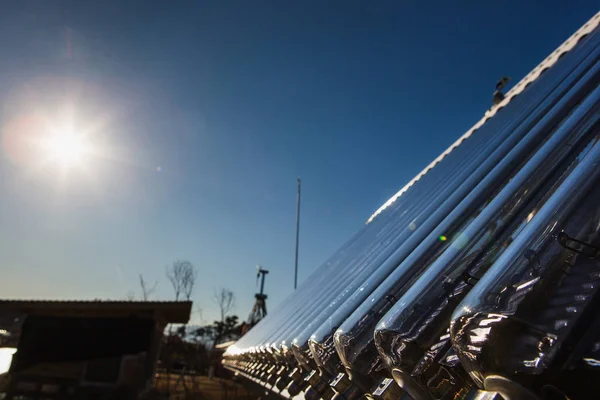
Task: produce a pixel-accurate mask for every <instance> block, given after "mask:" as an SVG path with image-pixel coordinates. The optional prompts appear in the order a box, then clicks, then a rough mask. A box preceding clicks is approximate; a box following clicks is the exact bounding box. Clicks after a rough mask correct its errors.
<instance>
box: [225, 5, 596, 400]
mask: <svg viewBox="0 0 600 400" xmlns="http://www.w3.org/2000/svg"><path fill="white" fill-rule="evenodd" d="M599 23H600V13H598V14H596V15H595V16H594V17H593V18H592V19H591V20H590V21H589V22H587V23H586V24H585V25H584V26H583V27H582V28H581V29H579V30H578V31H577V32H576V33H575V34H573V35H572V36H571V37H570V38H569V39H568V40H567V41H566V42H565V43H564V44H562V45H561V46H560V47H559V48H558V49H556V50H555V51H554V52H553V53H552V54H551V55H550V56H548V57H547V58H546V59H545V60H544V61H543V62H542V63H541V64H540V65H538V66H537V67H536V68H535V69H534V70H533V71H531V72H530V73H529V74H528V75H527V76H526V77H525V78H523V79H522V80H521V81H520V82H519V83H518V84H516V85H515V86H514V87H513V88H512V89H511V90H510V91H509V92H508V93H507V94H506V95H505V97H504V100H502V101H501V102H500V103H499V104H497V105H494V106H493V107H492V108H491V109H490V110H489V111H488V112H487V113H486V115H485V116H484V117H483V118H482V120H481V121H479V122H478V123H477V124H475V126H474V127H473V128H472V129H470V130H469V131H468V132H467V133H465V134H464V135H463V136H462V137H460V138H459V140H457V141H456V142H455V143H454V144H453V145H452V146H451V147H450V148H449V149H448V150H446V151H445V152H444V153H442V155H440V156H439V157H438V158H437V159H436V160H434V162H432V163H431V164H430V165H429V166H428V167H427V168H426V169H425V170H424V171H423V172H421V173H420V174H419V175H417V176H416V177H415V178H414V179H413V180H412V181H411V182H409V184H407V185H406V186H405V187H404V188H402V189H401V190H400V191H399V192H398V193H397V194H396V195H395V196H394V197H392V198H391V199H390V200H389V201H388V202H386V203H385V204H384V205H383V206H382V207H381V208H380V209H379V210H378V211H377V212H376V213H375V214H374V215H373V216H372V217H371V218H370V219H369V220H368V221H367V224H366V225H365V226H364V227H363V228H362V229H361V230H360V231H359V232H358V233H357V234H356V235H355V236H354V237H352V238H351V239H350V240H349V241H348V242H347V243H346V244H345V245H344V246H343V247H342V248H341V249H339V250H338V251H337V252H336V253H335V254H334V255H333V256H332V257H331V258H330V259H329V260H328V261H327V262H326V263H325V264H323V265H322V266H321V267H320V268H319V269H317V270H316V272H314V273H313V274H312V275H311V276H310V277H309V278H308V279H306V281H305V282H304V283H303V284H302V285H301V286H300V287H299V288H298V289H297V290H296V291H295V292H294V293H292V294H291V295H290V296H289V297H288V298H287V299H286V300H285V301H284V302H283V303H282V304H281V305H280V306H279V307H278V308H276V309H275V310H274V311H273V312H272V313H271V314H269V315H268V316H267V317H266V318H264V319H263V320H262V321H260V322H259V323H258V324H257V325H256V326H255V327H254V328H252V329H251V330H250V331H249V332H248V333H247V334H246V335H245V336H243V337H242V338H241V339H240V340H239V341H238V342H237V343H236V344H235V345H233V346H231V347H230V348H229V349H228V350H227V352H226V353H225V355H224V359H223V364H224V365H225V367H226V368H228V369H230V370H232V371H234V372H235V373H237V374H238V375H240V376H242V377H245V378H247V379H250V380H252V381H254V382H256V383H259V384H261V385H263V386H264V387H265V388H267V389H268V390H270V391H271V392H273V393H274V394H278V395H280V396H281V397H285V398H306V399H331V398H336V399H348V400H350V399H356V398H373V399H416V400H421V399H510V400H512V399H585V398H591V397H595V395H594V394H597V393H600V379H599V378H600V291H599V290H598V288H599V287H600V88H599V82H600V62H599V61H600V60H599V59H600V28H599Z"/></svg>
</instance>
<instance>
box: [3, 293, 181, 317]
mask: <svg viewBox="0 0 600 400" xmlns="http://www.w3.org/2000/svg"><path fill="white" fill-rule="evenodd" d="M191 309H192V302H191V301H115V300H24V299H0V311H13V312H14V311H17V312H22V313H25V314H60V315H65V316H66V315H73V316H75V315H77V316H121V315H125V314H138V315H148V316H150V315H156V316H159V317H160V318H161V319H162V320H163V322H166V323H186V322H188V320H189V317H190V313H191Z"/></svg>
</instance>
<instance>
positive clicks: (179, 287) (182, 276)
mask: <svg viewBox="0 0 600 400" xmlns="http://www.w3.org/2000/svg"><path fill="white" fill-rule="evenodd" d="M166 273H167V278H168V279H169V281H170V282H171V285H172V286H173V291H174V292H175V301H179V297H180V296H181V295H182V294H183V295H184V296H185V298H186V300H189V299H190V297H191V296H192V291H193V289H194V283H195V282H196V275H197V274H196V269H195V268H194V266H193V265H192V263H191V262H189V261H182V260H177V261H174V262H173V264H172V265H171V266H170V267H167V271H166Z"/></svg>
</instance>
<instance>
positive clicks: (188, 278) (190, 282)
mask: <svg viewBox="0 0 600 400" xmlns="http://www.w3.org/2000/svg"><path fill="white" fill-rule="evenodd" d="M190 267H191V268H187V269H186V270H185V273H184V274H183V294H184V296H185V299H186V300H187V301H190V298H191V297H192V292H193V291H194V284H195V283H196V278H197V277H198V273H197V272H196V268H194V266H192V264H190Z"/></svg>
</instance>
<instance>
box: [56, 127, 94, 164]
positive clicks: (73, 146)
mask: <svg viewBox="0 0 600 400" xmlns="http://www.w3.org/2000/svg"><path fill="white" fill-rule="evenodd" d="M47 151H48V156H49V157H50V158H51V159H52V160H53V161H54V162H56V163H57V164H60V165H62V166H63V167H70V166H73V165H74V164H78V163H80V162H81V161H82V158H83V156H84V155H85V153H86V146H85V142H84V138H83V137H82V136H78V135H76V134H74V133H72V132H60V133H57V134H55V135H52V136H51V137H50V138H49V139H48V142H47Z"/></svg>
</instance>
